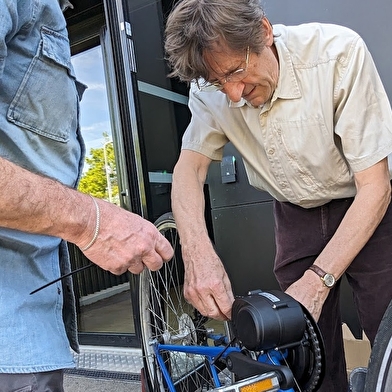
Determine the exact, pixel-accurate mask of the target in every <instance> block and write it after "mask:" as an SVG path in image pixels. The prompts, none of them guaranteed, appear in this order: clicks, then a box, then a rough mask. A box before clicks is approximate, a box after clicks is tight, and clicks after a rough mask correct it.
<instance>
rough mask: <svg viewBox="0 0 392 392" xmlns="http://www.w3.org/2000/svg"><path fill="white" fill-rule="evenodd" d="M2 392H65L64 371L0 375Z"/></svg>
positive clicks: (0, 391) (0, 389) (0, 390)
mask: <svg viewBox="0 0 392 392" xmlns="http://www.w3.org/2000/svg"><path fill="white" fill-rule="evenodd" d="M0 392H64V389H63V370H55V371H51V372H42V373H26V374H23V373H18V374H8V373H0Z"/></svg>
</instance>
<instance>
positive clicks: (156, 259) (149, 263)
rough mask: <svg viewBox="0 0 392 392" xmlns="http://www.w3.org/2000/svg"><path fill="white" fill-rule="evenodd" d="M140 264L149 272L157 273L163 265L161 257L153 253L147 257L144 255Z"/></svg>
mask: <svg viewBox="0 0 392 392" xmlns="http://www.w3.org/2000/svg"><path fill="white" fill-rule="evenodd" d="M142 263H143V264H144V265H145V266H146V267H147V268H148V269H149V270H151V271H158V270H159V269H160V268H161V267H162V265H163V260H162V257H161V255H159V254H158V253H157V252H155V251H151V252H149V253H148V254H147V255H145V256H144V257H143V259H142Z"/></svg>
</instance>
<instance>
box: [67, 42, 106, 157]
mask: <svg viewBox="0 0 392 392" xmlns="http://www.w3.org/2000/svg"><path fill="white" fill-rule="evenodd" d="M72 64H73V66H74V68H75V72H76V76H77V78H78V80H79V81H80V82H82V83H84V84H86V85H87V86H88V89H87V90H86V91H85V93H84V95H83V99H82V101H81V103H80V106H81V118H80V121H81V129H82V135H83V137H84V141H85V143H86V150H87V151H86V152H87V155H89V153H90V149H91V148H100V147H103V145H104V142H105V140H104V138H103V136H102V135H103V133H104V132H107V133H108V134H109V136H110V137H111V129H110V119H109V108H108V100H107V95H106V85H105V75H104V69H103V59H102V52H101V47H100V46H98V47H95V48H93V49H90V50H88V51H85V52H82V53H80V54H78V55H75V56H73V57H72Z"/></svg>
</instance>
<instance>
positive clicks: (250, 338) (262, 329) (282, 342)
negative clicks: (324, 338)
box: [232, 290, 306, 351]
mask: <svg viewBox="0 0 392 392" xmlns="http://www.w3.org/2000/svg"><path fill="white" fill-rule="evenodd" d="M232 322H233V326H234V334H235V336H236V337H237V338H238V339H239V340H240V341H241V342H242V344H243V345H244V346H245V347H246V348H247V349H249V350H252V351H260V350H269V349H273V348H277V347H283V346H291V345H295V344H298V343H299V342H300V341H301V339H302V338H303V336H304V333H305V327H306V323H305V318H304V314H303V311H302V308H301V305H300V304H299V303H298V302H297V301H296V300H294V299H293V298H292V297H291V296H289V295H288V294H285V293H283V292H281V291H278V290H270V291H261V290H255V291H252V292H250V293H249V295H247V296H243V297H237V298H236V299H235V301H234V304H233V308H232Z"/></svg>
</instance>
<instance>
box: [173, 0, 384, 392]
mask: <svg viewBox="0 0 392 392" xmlns="http://www.w3.org/2000/svg"><path fill="white" fill-rule="evenodd" d="M166 51H167V56H168V60H169V63H170V65H171V67H172V74H171V76H177V77H179V78H180V79H181V80H183V81H185V82H190V83H191V88H190V99H189V108H190V110H191V113H192V118H191V122H190V124H189V126H188V128H187V130H186V132H185V134H184V137H183V144H182V151H181V154H180V157H179V160H178V162H177V164H176V167H175V170H174V174H173V188H172V206H173V212H174V217H175V219H176V223H177V226H178V230H179V234H180V237H181V244H182V252H183V259H184V264H185V287H184V291H185V296H186V298H187V299H188V301H189V302H191V303H192V304H193V305H194V306H195V307H196V308H197V309H198V310H199V311H200V312H201V313H202V314H204V315H207V316H209V317H212V318H217V319H229V318H230V312H231V305H232V302H233V293H232V289H231V284H230V281H229V279H228V277H227V274H226V272H225V269H224V266H223V264H222V261H221V260H220V259H219V257H218V255H217V254H216V253H215V251H214V249H213V245H212V244H211V241H210V239H209V237H208V233H207V229H206V224H205V221H204V194H203V184H204V182H205V179H206V175H207V171H208V167H209V165H210V163H211V161H212V160H219V159H221V158H222V153H223V147H224V146H225V144H227V143H228V142H229V141H230V142H232V143H233V145H234V146H235V147H236V149H237V150H238V151H239V152H240V154H241V155H242V157H243V160H244V164H245V167H246V171H247V174H248V178H249V182H250V183H251V185H253V186H254V187H256V188H258V189H260V190H265V191H267V192H269V193H270V194H271V195H272V196H273V197H274V199H275V202H274V214H275V222H276V230H275V234H276V245H277V254H276V260H275V274H276V277H277V279H278V281H279V283H280V285H281V288H282V289H283V290H285V291H286V292H287V293H288V294H290V295H291V296H293V297H294V298H295V299H296V300H298V301H299V302H301V303H302V304H303V305H304V306H305V307H306V308H307V309H308V310H309V311H310V312H311V314H312V315H313V317H314V318H315V319H316V320H318V322H319V326H320V329H321V331H322V333H323V336H324V340H325V346H326V360H327V369H326V377H325V380H324V382H323V385H322V387H321V389H320V391H328V392H334V391H336V392H341V391H345V390H347V379H346V371H345V362H344V350H343V342H342V334H341V318H340V309H339V289H340V281H339V278H340V277H341V276H342V275H343V274H346V275H347V278H348V280H349V282H350V284H351V286H352V288H353V291H354V296H355V301H356V303H357V307H358V314H359V317H360V321H361V325H362V327H363V329H364V330H365V332H366V334H367V336H368V337H369V338H370V340H371V341H373V340H374V337H375V335H376V332H377V328H378V325H379V322H380V320H381V317H382V315H383V313H384V311H385V309H386V307H387V305H388V304H389V302H390V300H391V298H392V260H391V259H392V258H391V257H390V255H391V254H392V241H391V240H390V235H391V234H390V233H392V210H391V208H390V207H389V204H390V199H391V185H390V179H391V174H390V170H389V167H388V155H389V154H390V153H391V152H392V113H391V108H390V103H389V100H388V97H387V95H386V93H385V91H384V88H383V85H382V83H381V81H380V78H379V76H378V73H377V71H376V68H375V66H374V63H373V60H372V57H371V55H370V53H369V51H368V49H367V48H366V45H365V43H364V42H363V40H362V39H361V37H360V36H358V34H356V33H355V32H353V31H351V30H349V29H347V28H344V27H341V26H336V25H327V24H317V23H310V24H305V25H300V26H296V27H287V26H283V25H276V26H271V24H270V22H269V21H268V19H267V18H266V17H265V14H264V10H263V8H262V6H261V5H260V2H259V1H258V0H239V1H235V2H226V1H223V0H216V1H214V2H209V1H203V0H202V1H200V0H183V1H182V2H180V3H179V4H178V6H177V7H175V9H174V10H173V11H172V13H171V15H170V17H169V19H168V22H167V27H166ZM380 223H381V224H380ZM369 309H371V311H369Z"/></svg>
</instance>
